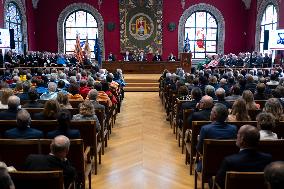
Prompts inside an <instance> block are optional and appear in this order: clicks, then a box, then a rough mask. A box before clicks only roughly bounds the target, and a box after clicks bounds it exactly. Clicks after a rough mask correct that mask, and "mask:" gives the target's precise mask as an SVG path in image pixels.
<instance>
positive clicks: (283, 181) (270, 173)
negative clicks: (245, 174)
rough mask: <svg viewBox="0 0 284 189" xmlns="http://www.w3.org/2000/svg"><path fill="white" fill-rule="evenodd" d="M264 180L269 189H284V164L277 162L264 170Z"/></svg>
mask: <svg viewBox="0 0 284 189" xmlns="http://www.w3.org/2000/svg"><path fill="white" fill-rule="evenodd" d="M264 179H265V181H266V183H267V185H268V189H282V188H283V186H284V162H283V161H276V162H272V163H270V164H269V165H267V166H266V167H265V169H264Z"/></svg>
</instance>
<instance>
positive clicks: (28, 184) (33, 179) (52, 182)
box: [9, 171, 64, 189]
mask: <svg viewBox="0 0 284 189" xmlns="http://www.w3.org/2000/svg"><path fill="white" fill-rule="evenodd" d="M9 174H10V176H11V178H12V180H13V182H14V185H15V188H17V189H27V188H28V189H39V188H40V189H51V188H52V189H64V182H63V173H62V171H16V172H11V173H9Z"/></svg>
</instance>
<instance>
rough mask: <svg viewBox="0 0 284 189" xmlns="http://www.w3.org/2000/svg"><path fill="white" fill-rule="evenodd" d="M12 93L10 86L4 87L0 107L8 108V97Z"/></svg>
mask: <svg viewBox="0 0 284 189" xmlns="http://www.w3.org/2000/svg"><path fill="white" fill-rule="evenodd" d="M13 94H14V92H13V90H12V89H11V88H4V89H3V91H2V95H1V102H0V109H8V98H9V97H10V96H12V95H13Z"/></svg>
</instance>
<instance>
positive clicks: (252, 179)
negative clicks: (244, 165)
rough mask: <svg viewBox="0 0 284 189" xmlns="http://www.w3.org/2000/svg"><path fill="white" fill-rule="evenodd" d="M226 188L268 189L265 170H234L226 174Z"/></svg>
mask: <svg viewBox="0 0 284 189" xmlns="http://www.w3.org/2000/svg"><path fill="white" fill-rule="evenodd" d="M225 188H226V189H240V188H241V189H252V188H257V189H266V188H267V186H266V184H265V181H264V173H263V172H232V171H229V172H227V174H226V187H225Z"/></svg>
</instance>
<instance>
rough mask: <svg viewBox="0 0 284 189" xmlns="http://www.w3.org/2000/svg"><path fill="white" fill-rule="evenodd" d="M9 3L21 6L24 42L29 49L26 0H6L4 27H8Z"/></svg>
mask: <svg viewBox="0 0 284 189" xmlns="http://www.w3.org/2000/svg"><path fill="white" fill-rule="evenodd" d="M9 3H15V4H16V5H17V6H18V8H19V11H20V13H21V16H22V17H21V18H22V32H23V44H26V46H27V49H29V45H28V29H27V16H26V6H25V1H22V0H5V2H4V28H6V25H5V19H6V10H7V9H8V4H9Z"/></svg>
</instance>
